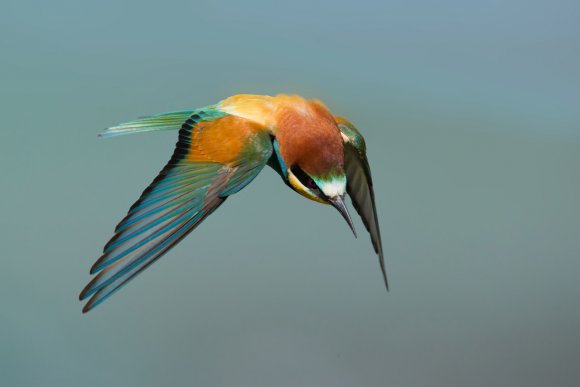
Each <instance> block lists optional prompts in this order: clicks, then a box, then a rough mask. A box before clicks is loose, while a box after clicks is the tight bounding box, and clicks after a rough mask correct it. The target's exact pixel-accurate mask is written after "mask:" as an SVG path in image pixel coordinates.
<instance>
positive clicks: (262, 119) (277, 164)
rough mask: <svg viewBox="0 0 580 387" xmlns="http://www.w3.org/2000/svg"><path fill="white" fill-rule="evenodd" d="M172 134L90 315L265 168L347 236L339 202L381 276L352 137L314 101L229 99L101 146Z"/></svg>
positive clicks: (98, 282)
mask: <svg viewBox="0 0 580 387" xmlns="http://www.w3.org/2000/svg"><path fill="white" fill-rule="evenodd" d="M166 130H167V131H169V130H179V140H178V142H177V144H176V147H175V150H174V152H173V156H172V157H171V160H170V161H169V162H168V163H167V165H166V166H165V167H164V168H163V169H162V170H161V172H160V173H159V175H158V176H157V177H156V178H155V179H154V180H153V182H152V183H151V184H150V185H149V187H147V189H145V191H144V192H143V193H142V194H141V197H140V198H139V200H137V202H135V204H133V205H132V206H131V208H130V209H129V212H128V214H127V215H126V216H125V218H124V219H123V220H121V222H120V223H119V224H118V225H117V227H116V228H115V233H114V235H113V237H112V238H111V240H110V241H109V242H108V243H107V244H106V245H105V247H104V249H103V254H102V255H101V257H100V258H99V259H98V260H97V261H96V262H95V263H94V264H93V266H92V267H91V274H96V273H98V274H97V275H96V276H95V277H94V278H93V279H92V281H90V282H89V284H88V285H87V286H86V287H85V288H84V289H83V291H82V292H81V294H80V299H81V300H84V299H87V298H90V299H89V300H88V302H87V303H86V304H85V306H84V308H83V313H86V312H88V311H89V310H91V309H93V308H94V307H96V306H97V305H99V304H100V303H102V302H103V301H104V300H106V299H107V298H108V297H109V296H110V295H111V294H113V293H114V292H115V291H117V290H118V289H119V288H121V287H122V286H124V285H125V284H127V283H128V282H129V281H131V280H132V279H133V278H135V277H136V276H137V275H138V274H139V273H141V272H142V271H143V270H145V269H146V268H148V267H149V266H150V265H151V264H153V263H154V262H155V261H157V260H158V259H159V258H161V257H162V256H163V255H164V254H165V253H166V252H167V251H169V249H171V248H172V247H173V246H175V244H177V243H178V242H179V241H181V240H182V239H183V238H184V237H185V236H186V235H187V234H189V233H190V232H191V231H192V230H194V229H195V228H196V227H197V226H198V225H199V224H200V223H201V222H202V221H203V220H204V219H205V218H206V217H207V216H209V215H210V214H211V213H212V212H214V211H215V210H216V209H217V208H218V207H219V206H220V205H221V204H222V203H223V202H224V201H225V200H226V199H227V198H228V197H229V196H230V195H233V194H235V193H236V192H238V191H240V190H241V189H243V188H244V187H245V186H246V185H248V184H249V183H250V182H251V181H252V180H254V178H255V177H256V176H257V175H258V173H260V171H261V170H262V169H263V168H264V167H265V166H266V165H269V166H270V167H271V168H273V169H274V170H275V171H276V172H277V173H278V174H279V175H280V176H281V177H282V180H283V181H284V183H285V184H286V185H287V186H288V187H290V188H292V189H293V190H294V191H296V192H298V193H299V194H301V195H303V196H305V197H306V198H308V199H311V200H314V201H316V202H319V203H323V204H329V205H331V206H333V207H334V208H336V209H337V210H338V212H340V214H341V215H342V217H343V218H344V219H345V220H346V222H347V223H348V225H349V226H350V228H351V229H352V231H353V233H354V234H355V236H356V232H355V229H354V226H353V223H352V220H351V218H350V215H349V213H348V210H347V208H346V205H345V202H344V198H345V195H346V194H347V193H348V195H349V196H350V198H351V201H352V204H353V206H354V208H355V209H356V211H357V212H358V213H359V215H360V216H361V218H362V221H363V223H364V225H365V227H366V229H367V230H368V232H369V233H370V237H371V241H372V244H373V247H374V250H375V252H376V253H377V254H378V256H379V263H380V266H381V270H382V274H383V278H384V282H385V286H386V287H387V290H388V282H387V275H386V271H385V262H384V257H383V248H382V245H381V235H380V231H379V223H378V219H377V211H376V207H375V197H374V192H373V183H372V179H371V171H370V167H369V163H368V161H367V157H366V145H365V141H364V138H363V137H362V135H361V134H360V133H359V131H358V130H357V129H356V128H355V127H354V125H353V124H351V123H350V122H349V121H347V120H346V119H344V118H341V117H338V116H334V115H333V114H332V113H331V112H330V111H329V109H328V108H327V107H326V106H325V105H324V104H323V103H322V102H321V101H318V100H308V99H305V98H303V97H300V96H295V95H283V94H280V95H276V96H273V97H272V96H262V95H248V94H240V95H234V96H232V97H229V98H227V99H224V100H223V101H221V102H219V103H217V104H215V105H211V106H207V107H204V108H200V109H195V110H187V111H178V112H172V113H164V114H158V115H154V116H150V117H145V118H141V119H138V120H136V121H131V122H127V123H124V124H120V125H117V126H113V127H111V128H108V129H106V130H105V131H104V132H102V133H101V134H100V136H101V137H113V136H118V135H123V134H129V133H139V132H149V131H166Z"/></svg>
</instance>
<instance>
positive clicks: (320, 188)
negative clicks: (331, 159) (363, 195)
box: [286, 164, 356, 236]
mask: <svg viewBox="0 0 580 387" xmlns="http://www.w3.org/2000/svg"><path fill="white" fill-rule="evenodd" d="M286 174H287V183H288V185H289V186H290V187H292V189H293V190H294V191H296V192H298V193H299V194H300V195H302V196H304V197H306V198H308V199H310V200H314V201H316V202H319V203H323V204H330V205H332V206H333V207H334V208H336V209H337V210H338V212H340V214H341V215H342V217H343V218H344V219H345V220H346V222H347V223H348V225H349V227H350V228H351V230H352V232H353V233H354V234H355V236H356V231H355V229H354V225H353V223H352V219H351V218H350V215H349V213H348V209H347V208H346V205H345V203H344V198H345V195H346V176H345V174H344V172H343V171H340V170H335V171H332V172H331V173H328V174H325V175H318V174H314V173H308V172H307V171H305V170H304V169H303V168H302V167H301V166H300V165H298V164H294V165H292V166H291V167H290V168H289V169H288V170H287V171H286Z"/></svg>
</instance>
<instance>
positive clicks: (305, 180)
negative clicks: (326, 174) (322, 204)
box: [290, 165, 320, 192]
mask: <svg viewBox="0 0 580 387" xmlns="http://www.w3.org/2000/svg"><path fill="white" fill-rule="evenodd" d="M290 170H291V171H292V173H293V174H294V176H296V178H297V179H298V180H300V182H301V183H302V185H304V186H305V187H307V188H309V189H310V190H312V191H314V192H319V191H320V188H318V186H317V185H316V182H315V181H314V179H312V178H311V177H310V176H308V175H307V174H306V172H304V171H303V170H302V169H301V168H300V167H299V166H297V165H293V166H292V168H290Z"/></svg>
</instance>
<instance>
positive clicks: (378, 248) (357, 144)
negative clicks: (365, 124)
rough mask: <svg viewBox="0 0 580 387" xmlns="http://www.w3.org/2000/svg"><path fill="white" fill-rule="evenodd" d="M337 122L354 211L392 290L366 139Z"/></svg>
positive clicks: (346, 123)
mask: <svg viewBox="0 0 580 387" xmlns="http://www.w3.org/2000/svg"><path fill="white" fill-rule="evenodd" d="M337 122H338V127H339V128H340V131H341V132H342V134H343V135H344V136H345V138H346V139H345V141H344V162H345V172H346V190H347V192H348V195H349V196H350V198H351V200H352V204H353V206H354V208H355V209H356V211H357V212H358V214H359V215H360V217H361V219H362V221H363V223H364V225H365V227H366V229H367V231H368V232H369V233H370V236H371V242H372V244H373V248H374V250H375V252H376V253H377V254H378V256H379V263H380V265H381V271H382V273H383V278H384V280H385V286H386V287H387V290H389V283H388V281H387V272H386V269H385V258H384V255H383V245H382V242H381V230H380V228H379V220H378V217H377V208H376V204H375V193H374V190H373V179H372V177H371V168H370V166H369V162H368V160H367V155H366V144H365V140H364V138H363V136H362V135H361V134H360V132H359V131H358V130H357V129H356V128H355V126H354V125H352V124H351V123H350V122H348V121H346V120H344V119H337Z"/></svg>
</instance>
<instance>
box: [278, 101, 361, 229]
mask: <svg viewBox="0 0 580 387" xmlns="http://www.w3.org/2000/svg"><path fill="white" fill-rule="evenodd" d="M280 129H281V130H279V132H278V136H277V141H276V143H275V148H276V154H277V155H278V159H279V161H280V167H281V169H282V173H281V175H282V177H283V178H284V180H285V181H286V184H288V186H290V187H291V188H292V189H293V190H294V191H296V192H298V193H299V194H300V195H302V196H304V197H306V198H308V199H310V200H314V201H316V202H319V203H324V204H330V205H332V206H333V207H334V208H336V209H337V210H338V211H339V212H340V214H341V215H342V216H343V218H344V219H345V220H346V221H347V223H348V225H349V226H350V228H351V230H352V231H353V233H354V234H355V236H356V232H355V230H354V226H353V224H352V220H351V218H350V215H349V213H348V210H347V208H346V206H345V204H344V197H345V195H346V175H345V171H344V145H343V140H342V136H341V134H340V130H339V129H338V126H337V124H336V122H335V120H334V118H333V117H332V115H330V113H329V112H328V111H327V110H326V109H325V107H324V106H322V105H321V104H319V103H318V102H317V101H314V102H310V101H309V102H308V104H307V105H305V106H302V108H301V109H296V108H295V109H291V110H289V111H286V112H285V114H284V116H283V119H282V120H280Z"/></svg>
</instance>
